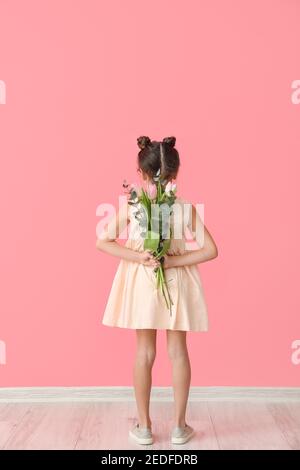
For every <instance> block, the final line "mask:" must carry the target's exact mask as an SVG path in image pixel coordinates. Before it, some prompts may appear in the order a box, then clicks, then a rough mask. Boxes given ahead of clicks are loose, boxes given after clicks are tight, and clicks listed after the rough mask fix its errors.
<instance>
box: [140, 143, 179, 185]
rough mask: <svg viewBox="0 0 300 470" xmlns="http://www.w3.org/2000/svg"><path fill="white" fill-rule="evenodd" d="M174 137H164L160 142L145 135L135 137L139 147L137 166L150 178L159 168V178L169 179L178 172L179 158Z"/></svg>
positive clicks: (173, 177)
mask: <svg viewBox="0 0 300 470" xmlns="http://www.w3.org/2000/svg"><path fill="white" fill-rule="evenodd" d="M175 143H176V137H173V136H172V137H165V138H164V139H163V140H162V141H161V142H159V141H156V140H152V141H151V140H150V138H149V137H147V136H144V135H143V136H141V137H138V139H137V144H138V146H139V148H140V149H141V150H140V151H139V153H138V165H139V168H140V169H141V170H142V171H143V172H144V173H146V174H147V175H148V176H149V177H150V178H153V177H154V176H155V175H156V174H157V172H158V170H159V169H160V175H161V179H162V180H164V181H169V180H171V179H175V178H176V176H177V173H178V169H179V165H180V160H179V154H178V151H177V150H176V148H175Z"/></svg>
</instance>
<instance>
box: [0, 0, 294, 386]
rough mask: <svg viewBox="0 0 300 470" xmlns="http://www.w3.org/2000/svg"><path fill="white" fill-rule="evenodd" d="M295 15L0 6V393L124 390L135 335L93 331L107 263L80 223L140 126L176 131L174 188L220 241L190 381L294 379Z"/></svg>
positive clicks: (118, 173) (288, 4) (49, 0)
mask: <svg viewBox="0 0 300 470" xmlns="http://www.w3.org/2000/svg"><path fill="white" fill-rule="evenodd" d="M299 17H300V2H297V1H296V0H287V1H285V2H283V1H279V0H263V1H262V0H251V1H250V0H248V1H243V2H241V1H238V0H236V1H231V0H227V1H226V2H224V1H222V0H210V1H208V0H206V1H199V0H188V1H187V2H182V1H180V0H163V1H162V0H160V1H158V0H154V1H151V2H148V1H145V0H142V1H141V0H127V1H123V0H112V1H101V0H88V1H84V0H43V1H42V2H41V1H39V0H27V1H26V2H24V1H22V0H19V1H17V0H10V1H8V0H0V51H1V52H0V80H2V81H3V82H4V83H5V85H6V102H5V103H4V102H2V104H0V132H1V138H0V154H1V171H0V212H1V235H0V236H1V244H0V250H1V256H0V257H1V267H0V270H1V272H0V273H1V297H0V315H1V319H0V322H1V323H0V340H1V341H2V343H1V345H2V347H1V350H2V355H3V351H4V350H6V361H5V362H6V363H5V364H3V363H1V360H0V377H1V385H3V386H51V385H53V386H56V385H57V386H59V385H62V386H75V385H77V386H85V385H86V386H88V385H130V384H131V373H132V372H131V371H132V360H133V355H134V350H135V342H134V340H135V332H134V331H132V330H121V329H114V328H109V327H105V326H102V325H101V319H102V312H103V309H104V306H105V302H106V299H107V296H108V293H109V289H110V286H111V282H112V279H113V276H114V273H115V270H116V267H117V263H118V260H117V259H112V258H110V257H109V256H108V255H105V254H102V253H100V252H97V251H96V248H95V228H96V223H97V221H98V218H97V217H96V215H95V214H96V207H97V206H98V204H100V203H101V202H113V203H117V200H118V194H119V190H120V188H121V184H122V180H123V178H124V177H125V178H127V179H128V180H131V179H136V173H135V158H136V153H137V146H136V138H137V137H138V136H139V135H141V134H149V135H150V136H151V137H152V138H156V139H161V138H162V137H164V136H167V135H175V136H176V137H177V143H178V145H177V147H178V149H179V151H180V153H181V159H182V169H181V173H180V177H179V180H178V185H179V188H180V193H181V194H182V195H184V196H185V197H186V198H189V199H190V200H192V201H194V202H199V203H204V204H205V223H206V224H207V226H208V228H209V230H210V231H211V232H212V234H213V236H214V237H215V240H216V242H217V244H218V248H219V257H218V258H217V259H216V260H214V261H212V262H211V263H207V264H203V265H201V266H200V273H201V277H202V280H203V284H204V287H205V290H206V297H207V302H208V307H209V317H210V331H209V332H208V333H191V334H190V336H189V343H190V350H191V361H192V366H193V378H192V385H232V386H234V385H236V386H244V385H245V386H300V364H299V362H300V361H292V359H291V358H292V352H293V349H292V343H293V341H295V340H299V338H300V321H299V317H300V315H299V314H300V288H299V263H300V257H299V248H298V241H299V238H300V223H299V170H300V164H299V155H300V140H299V135H300V133H299V124H300V105H297V103H298V99H294V100H292V99H291V95H292V82H293V81H294V80H297V79H300V66H299V60H298V56H299V42H300V29H299ZM2 101H3V100H2ZM293 101H294V102H293ZM158 336H159V347H158V358H157V362H156V365H155V369H154V379H153V383H154V385H169V384H170V379H171V375H170V369H169V362H168V359H167V354H166V344H165V335H164V332H159V335H158ZM3 345H5V348H4V347H3ZM2 359H3V358H2ZM2 362H3V361H2Z"/></svg>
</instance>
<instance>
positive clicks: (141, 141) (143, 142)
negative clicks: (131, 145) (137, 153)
mask: <svg viewBox="0 0 300 470" xmlns="http://www.w3.org/2000/svg"><path fill="white" fill-rule="evenodd" d="M137 144H138V146H139V148H140V149H141V150H143V149H144V148H145V147H148V145H150V144H151V140H150V139H149V137H147V136H145V135H142V136H141V137H138V138H137Z"/></svg>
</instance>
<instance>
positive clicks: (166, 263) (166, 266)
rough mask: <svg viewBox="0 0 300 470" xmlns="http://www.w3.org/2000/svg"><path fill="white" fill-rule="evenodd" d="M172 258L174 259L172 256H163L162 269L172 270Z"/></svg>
mask: <svg viewBox="0 0 300 470" xmlns="http://www.w3.org/2000/svg"><path fill="white" fill-rule="evenodd" d="M174 258H175V256H174V255H172V256H170V255H164V263H163V267H164V269H169V268H174V267H175V263H174V261H175V260H174Z"/></svg>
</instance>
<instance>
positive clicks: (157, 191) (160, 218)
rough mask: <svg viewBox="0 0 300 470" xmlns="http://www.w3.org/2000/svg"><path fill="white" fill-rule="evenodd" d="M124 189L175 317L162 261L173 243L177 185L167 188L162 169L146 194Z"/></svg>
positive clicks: (130, 187)
mask: <svg viewBox="0 0 300 470" xmlns="http://www.w3.org/2000/svg"><path fill="white" fill-rule="evenodd" d="M123 187H124V188H125V189H126V191H127V194H128V204H130V205H132V206H134V209H135V210H134V216H135V218H136V219H137V220H138V222H139V226H140V232H141V236H142V237H143V238H144V249H145V250H150V251H151V252H152V254H153V256H154V257H155V258H156V259H157V260H158V261H159V262H160V265H159V267H157V268H155V269H154V272H155V275H156V285H157V288H160V289H161V292H162V294H163V296H164V299H165V302H166V305H167V308H168V309H169V310H170V315H172V309H171V306H172V305H173V301H172V298H171V295H170V292H169V289H168V285H167V282H166V279H165V273H164V263H163V262H164V255H165V254H166V253H167V251H168V250H169V248H170V244H171V238H172V228H171V225H170V216H171V214H172V212H173V205H174V203H175V200H176V189H177V188H176V184H175V183H172V182H168V183H167V184H166V185H165V184H164V183H163V182H162V181H161V179H160V170H158V172H157V173H156V175H155V177H154V178H153V183H152V184H149V185H148V189H147V191H145V190H144V188H138V187H137V186H135V185H128V184H126V181H124V183H123Z"/></svg>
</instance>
